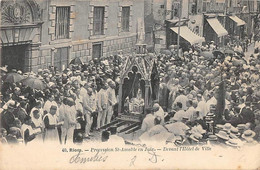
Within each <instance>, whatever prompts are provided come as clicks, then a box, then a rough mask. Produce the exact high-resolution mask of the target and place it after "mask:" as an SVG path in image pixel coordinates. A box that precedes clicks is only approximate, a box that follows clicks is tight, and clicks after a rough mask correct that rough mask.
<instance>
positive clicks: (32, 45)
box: [0, 0, 43, 71]
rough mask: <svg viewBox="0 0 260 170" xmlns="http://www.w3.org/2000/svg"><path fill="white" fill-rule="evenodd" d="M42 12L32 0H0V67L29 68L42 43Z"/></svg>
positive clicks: (23, 69) (25, 69) (29, 69)
mask: <svg viewBox="0 0 260 170" xmlns="http://www.w3.org/2000/svg"><path fill="white" fill-rule="evenodd" d="M41 11H42V10H41V9H40V6H39V5H38V4H37V3H36V2H35V1H34V0H21V1H12V0H7V1H1V27H0V39H1V66H5V65H7V66H8V70H11V69H14V68H15V69H18V70H22V71H31V67H32V65H33V64H34V63H33V58H38V48H39V45H40V44H41V39H40V30H41V25H42V23H43V22H42V21H41Z"/></svg>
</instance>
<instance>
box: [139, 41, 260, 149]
mask: <svg viewBox="0 0 260 170" xmlns="http://www.w3.org/2000/svg"><path fill="white" fill-rule="evenodd" d="M251 46H253V44H251ZM239 47H240V45H239V43H238V42H237V43H236V44H229V47H228V48H229V50H231V51H233V53H231V54H225V55H222V54H221V53H217V55H215V57H214V58H213V59H212V58H206V57H207V56H203V55H201V54H207V52H213V51H221V49H219V48H217V47H216V45H215V44H214V42H211V43H209V44H208V45H205V46H195V47H193V48H190V50H189V51H186V52H184V55H181V57H180V58H174V57H172V56H171V55H164V54H161V55H159V57H158V64H159V67H158V68H159V72H160V88H159V101H158V103H155V104H154V106H153V108H152V111H149V112H150V113H149V114H147V116H146V117H145V118H144V120H143V123H142V127H141V136H140V138H139V140H141V141H151V140H155V139H156V140H162V142H166V143H169V142H170V143H174V144H176V145H185V144H187V145H190V144H205V143H211V144H219V145H222V146H233V147H240V146H242V145H244V144H246V145H247V144H248V145H251V144H256V143H258V142H259V141H260V129H259V127H260V125H259V122H260V93H259V92H260V79H259V75H260V74H259V70H260V55H259V54H260V53H259V47H260V45H259V42H255V46H254V47H255V49H254V52H253V54H251V55H250V56H247V57H246V56H245V55H244V54H243V51H242V49H241V51H237V49H238V48H239ZM240 48H241V47H240ZM223 51H224V50H223ZM223 53H224V52H223ZM229 53H230V51H229ZM247 55H248V54H247ZM173 63H174V64H173ZM165 113H166V114H165ZM164 122H165V123H164Z"/></svg>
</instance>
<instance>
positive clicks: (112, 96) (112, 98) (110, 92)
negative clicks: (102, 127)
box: [106, 79, 117, 123]
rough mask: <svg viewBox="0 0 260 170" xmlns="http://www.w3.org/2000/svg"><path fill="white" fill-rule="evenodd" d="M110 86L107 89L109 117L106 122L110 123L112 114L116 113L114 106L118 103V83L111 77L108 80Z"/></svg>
mask: <svg viewBox="0 0 260 170" xmlns="http://www.w3.org/2000/svg"><path fill="white" fill-rule="evenodd" d="M107 82H108V85H109V88H108V89H107V97H108V106H107V119H106V123H110V121H111V118H112V115H113V113H114V106H115V104H116V103H117V99H116V93H115V87H116V84H115V82H113V81H112V80H111V79H108V80H107Z"/></svg>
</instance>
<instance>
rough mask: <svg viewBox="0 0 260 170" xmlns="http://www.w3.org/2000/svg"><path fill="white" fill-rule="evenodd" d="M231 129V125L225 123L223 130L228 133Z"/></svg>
mask: <svg viewBox="0 0 260 170" xmlns="http://www.w3.org/2000/svg"><path fill="white" fill-rule="evenodd" d="M231 128H232V125H231V124H230V123H226V124H224V129H223V130H224V131H226V132H228V133H229V132H230V130H231Z"/></svg>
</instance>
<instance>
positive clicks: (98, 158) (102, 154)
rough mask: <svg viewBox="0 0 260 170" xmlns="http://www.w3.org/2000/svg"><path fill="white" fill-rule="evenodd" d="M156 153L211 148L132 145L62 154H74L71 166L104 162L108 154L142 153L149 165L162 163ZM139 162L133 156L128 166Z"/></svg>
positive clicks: (64, 149) (65, 149)
mask: <svg viewBox="0 0 260 170" xmlns="http://www.w3.org/2000/svg"><path fill="white" fill-rule="evenodd" d="M157 151H161V152H189V151H211V147H208V146H202V147H200V146H180V147H162V148H153V147H148V146H146V145H134V146H133V145H132V146H131V147H121V148H119V147H115V148H89V149H86V150H84V152H83V150H82V149H75V148H68V149H67V148H63V149H62V152H70V153H73V154H74V153H75V155H73V156H72V157H70V159H69V163H71V164H84V163H88V162H106V161H107V159H108V157H109V156H108V155H107V153H109V152H133V153H136V152H143V154H142V155H143V156H145V155H146V154H148V155H146V157H147V158H146V159H147V161H149V162H151V163H158V162H163V161H164V158H163V155H159V154H158V153H157ZM85 152H87V153H89V154H93V155H91V156H86V155H84V153H85ZM137 160H140V159H139V158H138V156H137V155H136V154H135V155H134V156H133V157H131V158H130V163H129V166H135V164H136V161H137Z"/></svg>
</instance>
